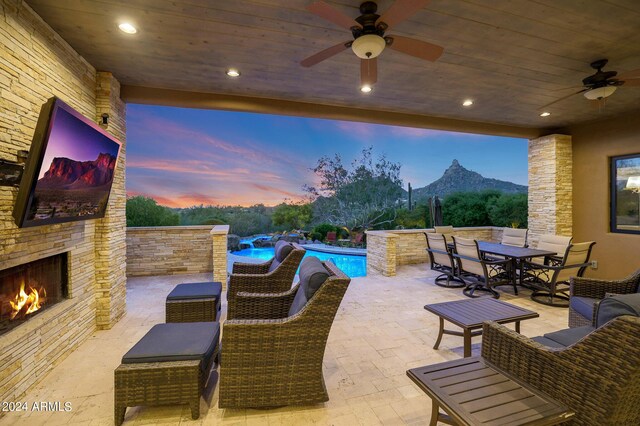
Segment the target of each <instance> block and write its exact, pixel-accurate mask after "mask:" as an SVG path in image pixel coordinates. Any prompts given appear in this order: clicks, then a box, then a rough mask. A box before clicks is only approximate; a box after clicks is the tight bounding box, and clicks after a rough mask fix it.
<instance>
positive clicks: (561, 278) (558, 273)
mask: <svg viewBox="0 0 640 426" xmlns="http://www.w3.org/2000/svg"><path fill="white" fill-rule="evenodd" d="M594 245H595V242H593V241H589V242H586V243H578V244H570V245H569V247H567V249H566V251H565V252H564V253H563V256H562V257H561V258H558V259H555V258H547V259H546V260H545V263H544V264H539V263H536V262H529V261H524V262H522V263H521V265H520V266H521V272H520V273H521V274H524V276H523V283H524V284H525V285H526V286H528V287H530V288H533V293H531V300H533V301H534V302H538V303H542V304H543V305H549V306H560V307H564V308H566V307H568V306H569V295H568V294H567V290H568V285H569V279H570V277H572V276H577V277H581V276H582V274H584V271H585V270H586V269H587V267H588V266H589V265H590V263H589V258H590V257H591V250H592V249H593V246H594Z"/></svg>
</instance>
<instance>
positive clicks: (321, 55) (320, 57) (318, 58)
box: [300, 41, 350, 68]
mask: <svg viewBox="0 0 640 426" xmlns="http://www.w3.org/2000/svg"><path fill="white" fill-rule="evenodd" d="M349 43H350V42H348V41H345V42H343V43H340V44H336V45H335V46H331V47H330V48H328V49H324V50H323V51H321V52H318V53H316V54H315V55H311V56H309V57H308V58H306V59H303V60H302V61H300V65H302V66H303V67H306V68H309V67H310V66H313V65H315V64H317V63H318V62H322V61H324V60H325V59H329V58H330V57H332V56H333V55H337V54H338V53H340V52H342V51H343V50H347V49H348V48H349Z"/></svg>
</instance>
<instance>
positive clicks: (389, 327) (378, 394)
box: [0, 264, 567, 426]
mask: <svg viewBox="0 0 640 426" xmlns="http://www.w3.org/2000/svg"><path fill="white" fill-rule="evenodd" d="M427 268H428V266H427V265H426V264H422V265H410V266H402V267H401V268H400V269H399V271H398V275H397V276H395V277H384V276H380V275H372V276H367V277H361V278H354V279H353V280H352V282H351V285H350V287H349V289H348V291H347V294H346V295H345V298H344V300H343V302H342V305H341V306H340V309H339V311H338V314H337V315H336V319H335V321H334V324H333V328H332V329H331V333H330V335H329V340H328V343H327V349H326V352H325V357H324V376H325V381H326V384H327V389H328V391H329V397H330V398H331V399H330V401H328V402H327V403H325V404H320V405H316V406H310V407H282V408H278V409H273V410H228V409H226V410H223V409H219V408H218V404H217V401H218V383H217V373H212V376H211V379H210V383H209V387H208V389H207V392H205V398H203V399H201V416H200V419H198V420H195V421H194V420H191V415H190V410H189V408H188V406H186V405H184V406H177V405H176V406H164V407H136V408H133V409H131V408H129V409H128V410H127V414H126V417H125V423H124V425H154V424H162V425H171V424H174V425H182V424H184V425H193V426H196V425H200V424H224V425H292V424H296V425H297V424H321V425H349V426H352V425H357V424H361V425H377V424H385V425H401V424H424V423H426V422H428V419H429V417H430V414H431V403H430V400H429V398H428V397H427V396H426V395H424V394H423V393H422V391H420V390H419V389H418V387H417V386H415V385H414V384H413V383H412V382H411V380H410V379H409V378H408V377H407V376H406V374H405V371H406V370H407V369H409V368H413V367H418V366H422V365H426V364H432V363H437V362H441V361H445V360H451V359H457V358H461V357H462V349H463V348H462V339H461V338H459V337H456V336H444V337H443V340H442V343H441V344H440V349H439V350H434V349H433V344H434V342H435V339H436V337H437V334H438V318H437V317H436V316H435V315H431V314H429V313H428V312H426V311H425V310H424V309H423V306H424V305H425V304H427V303H437V302H445V301H451V300H458V299H462V298H465V297H464V296H463V295H462V293H461V290H460V289H447V288H442V287H438V286H436V285H435V284H434V283H433V279H434V278H435V277H436V276H437V274H435V273H433V272H431V271H427ZM209 277H210V274H193V275H174V276H161V277H142V278H130V279H129V280H128V283H127V314H126V315H125V316H124V317H123V318H122V319H121V320H120V321H119V322H118V323H117V324H116V325H115V326H114V327H113V328H112V329H111V330H105V331H96V332H94V333H93V335H92V337H91V338H89V339H88V340H87V341H86V342H84V343H83V344H82V345H81V346H80V347H79V348H78V349H77V350H75V351H74V352H73V353H71V354H70V355H69V356H68V357H67V358H66V359H65V360H63V361H62V362H61V363H60V364H59V365H58V366H56V368H55V369H54V370H53V371H52V372H51V373H50V374H49V375H48V376H47V377H45V379H44V380H43V381H42V382H40V383H39V384H38V385H37V386H36V387H35V388H33V389H32V390H31V391H30V392H28V393H27V395H26V396H25V397H24V398H22V401H27V402H28V403H29V405H31V404H32V403H33V402H34V401H61V402H62V403H64V402H70V403H71V404H72V411H70V412H24V413H8V414H7V415H5V416H4V417H2V418H0V424H29V425H30V426H37V425H47V426H55V425H63V424H73V425H90V426H94V425H105V426H106V425H112V424H113V370H114V369H115V368H116V367H117V366H118V365H119V364H120V359H121V357H122V355H123V354H124V353H125V352H126V351H127V350H128V349H129V348H130V347H131V346H132V345H133V344H134V343H136V342H137V341H138V340H139V339H140V338H141V337H142V336H143V335H144V334H145V333H146V332H147V331H148V330H149V328H151V327H152V326H153V325H154V324H157V323H160V322H164V299H165V297H166V295H167V294H168V293H169V292H170V291H171V290H172V289H173V287H174V286H175V285H176V284H179V283H181V282H189V281H203V280H207V279H209ZM499 291H500V293H501V299H500V300H504V301H507V302H510V303H514V304H516V305H518V306H521V307H524V308H527V309H531V310H534V311H536V312H538V313H540V318H536V319H532V320H528V321H526V322H524V323H523V324H522V333H523V334H524V335H527V336H536V335H540V334H543V333H547V332H550V331H554V330H558V329H561V328H565V327H566V326H567V310H566V309H560V308H552V307H548V306H544V305H540V304H537V303H534V302H532V301H531V300H530V299H529V298H528V296H529V294H530V292H528V291H527V290H522V291H520V295H519V296H517V297H515V296H513V294H512V293H511V291H512V290H511V289H509V288H508V286H505V287H500V290H499ZM225 299H226V298H225V296H224V295H223V307H222V310H223V312H222V319H223V320H224V318H225V313H226V300H225ZM480 341H481V338H480V337H475V338H474V339H473V343H474V344H473V346H472V352H473V355H478V354H479V350H480Z"/></svg>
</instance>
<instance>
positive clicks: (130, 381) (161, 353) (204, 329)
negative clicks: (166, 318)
mask: <svg viewBox="0 0 640 426" xmlns="http://www.w3.org/2000/svg"><path fill="white" fill-rule="evenodd" d="M219 341H220V324H219V323H217V322H192V323H174V324H157V325H155V326H153V327H152V328H151V330H149V332H148V333H147V334H145V335H144V337H143V338H142V339H140V341H139V342H138V343H136V344H135V345H134V346H133V347H132V348H131V349H130V350H129V352H127V353H126V354H125V355H124V356H123V357H122V364H120V366H119V367H118V368H116V369H115V372H114V381H115V383H114V414H115V419H114V420H115V424H116V426H119V425H120V424H122V422H123V421H124V414H125V411H126V410H127V407H135V406H138V405H163V404H189V407H190V408H191V417H192V418H193V419H197V418H198V417H200V395H202V391H203V389H204V387H205V384H206V382H207V378H208V377H209V373H210V370H211V366H212V364H213V362H214V360H217V358H218V351H219V344H218V342H219Z"/></svg>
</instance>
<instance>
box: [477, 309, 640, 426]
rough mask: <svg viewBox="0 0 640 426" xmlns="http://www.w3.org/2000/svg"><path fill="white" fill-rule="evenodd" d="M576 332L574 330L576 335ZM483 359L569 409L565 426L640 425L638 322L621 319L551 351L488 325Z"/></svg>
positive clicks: (513, 332) (490, 324) (486, 325)
mask: <svg viewBox="0 0 640 426" xmlns="http://www.w3.org/2000/svg"><path fill="white" fill-rule="evenodd" d="M573 330H575V329H573ZM482 357H483V358H484V359H485V360H487V361H489V362H490V363H491V364H492V365H494V366H495V367H497V368H499V369H500V370H503V371H505V372H506V373H508V374H510V375H511V376H512V377H515V378H516V379H518V380H521V381H524V382H525V383H527V384H529V385H531V386H533V387H534V388H536V389H538V390H540V391H542V392H544V393H546V394H547V395H549V396H551V397H552V398H555V399H557V400H559V401H561V402H562V403H564V404H566V405H567V406H569V407H570V408H571V409H572V410H573V411H575V412H576V415H575V416H574V417H573V418H572V420H571V421H570V422H568V423H566V424H573V425H581V426H582V425H584V426H604V425H611V426H613V425H615V426H625V425H626V426H632V425H633V426H635V425H638V424H640V404H638V399H639V398H640V363H639V362H638V359H640V318H638V317H636V316H631V315H624V316H619V317H617V318H615V319H613V320H612V321H609V322H607V323H606V324H605V325H603V326H601V327H599V328H598V329H595V330H594V331H592V332H591V333H589V334H587V335H586V336H585V337H583V338H582V339H579V340H578V341H577V342H576V343H574V344H572V345H570V346H568V347H564V348H561V347H555V348H552V347H549V346H546V345H543V344H541V343H539V342H537V341H535V340H532V339H530V338H528V337H525V336H523V335H521V334H518V333H516V332H515V331H512V330H510V329H508V328H506V327H504V326H502V325H499V324H497V323H495V322H491V323H485V325H484V328H483V332H482Z"/></svg>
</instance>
